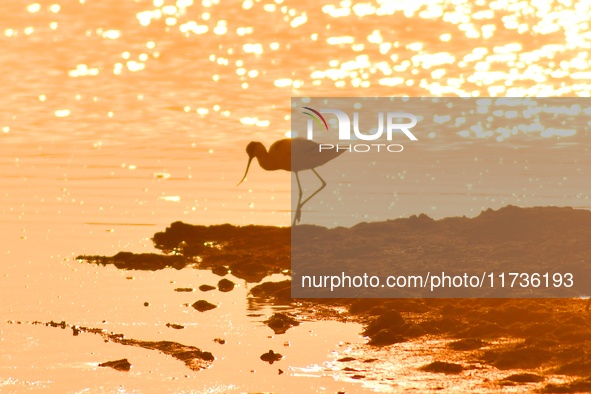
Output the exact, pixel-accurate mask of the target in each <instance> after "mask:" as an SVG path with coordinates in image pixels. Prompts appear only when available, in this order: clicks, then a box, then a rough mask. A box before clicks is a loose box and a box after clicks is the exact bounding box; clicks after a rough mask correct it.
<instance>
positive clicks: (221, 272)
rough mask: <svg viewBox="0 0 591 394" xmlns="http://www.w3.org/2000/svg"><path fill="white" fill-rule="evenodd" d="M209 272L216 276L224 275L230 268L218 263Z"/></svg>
mask: <svg viewBox="0 0 591 394" xmlns="http://www.w3.org/2000/svg"><path fill="white" fill-rule="evenodd" d="M211 272H212V273H214V274H215V275H217V276H226V275H228V273H229V272H230V269H229V268H228V267H224V266H223V265H218V266H216V267H213V268H212V269H211Z"/></svg>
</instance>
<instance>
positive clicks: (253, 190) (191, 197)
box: [0, 0, 591, 392]
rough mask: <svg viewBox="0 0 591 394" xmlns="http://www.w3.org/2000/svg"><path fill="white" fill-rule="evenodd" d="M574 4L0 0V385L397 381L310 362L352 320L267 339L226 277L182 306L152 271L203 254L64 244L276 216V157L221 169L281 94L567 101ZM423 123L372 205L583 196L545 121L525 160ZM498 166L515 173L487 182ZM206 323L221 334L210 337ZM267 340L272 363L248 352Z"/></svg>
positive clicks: (577, 77) (399, 211) (185, 278)
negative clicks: (140, 255)
mask: <svg viewBox="0 0 591 394" xmlns="http://www.w3.org/2000/svg"><path fill="white" fill-rule="evenodd" d="M588 13H589V8H588V5H586V3H584V2H579V3H577V4H576V5H571V4H570V3H569V2H550V1H548V2H538V3H537V5H530V4H529V2H525V1H496V2H492V3H490V4H489V3H486V2H476V3H473V2H468V1H466V2H451V1H449V2H448V1H437V2H431V1H430V2H413V3H412V4H409V3H408V2H404V1H379V2H367V3H355V4H353V3H352V2H349V1H342V2H339V3H337V2H332V3H331V2H325V3H322V4H320V5H319V4H318V3H317V2H312V1H299V2H283V1H280V0H276V1H275V2H270V1H269V2H262V1H250V0H244V1H242V2H237V3H235V4H228V3H224V4H220V2H219V1H216V0H211V1H210V0H203V1H202V2H193V1H191V0H178V1H176V2H170V1H161V0H154V1H153V2H149V1H143V0H141V1H131V0H130V1H96V0H87V1H74V0H60V1H59V3H52V2H40V3H32V2H22V1H16V2H3V3H1V4H0V29H2V30H0V45H2V49H3V51H2V53H1V54H0V59H2V62H1V64H2V72H3V95H2V96H1V97H0V105H1V107H2V111H1V112H0V186H1V189H0V217H1V220H0V223H1V226H2V232H1V239H2V241H1V244H0V245H1V246H2V247H1V248H0V259H1V261H2V268H1V269H0V292H1V299H2V302H1V303H0V316H2V322H0V332H1V335H0V341H1V344H2V345H1V346H0V347H1V349H2V350H1V352H0V388H1V389H2V390H7V391H26V390H37V389H47V390H51V391H68V392H82V391H84V390H86V389H89V390H90V391H99V392H100V391H112V390H114V389H121V390H123V391H128V392H134V391H138V392H145V391H152V390H153V391H182V390H186V391H189V390H198V391H200V390H202V389H208V390H211V391H212V392H226V391H232V390H233V391H255V390H256V391H282V392H294V391H297V388H299V387H306V388H308V387H309V388H310V390H311V391H328V392H331V391H336V390H339V389H343V390H346V391H351V392H353V391H355V392H357V391H362V390H373V389H377V390H400V389H401V388H402V386H400V385H403V384H404V379H403V378H402V377H400V379H401V380H400V381H399V382H398V385H399V386H391V385H388V384H385V385H382V383H380V384H378V387H374V386H372V384H371V382H370V383H367V382H363V381H357V380H352V379H349V378H347V375H346V374H345V375H340V374H338V373H333V372H332V370H331V366H330V365H331V364H330V363H331V362H332V360H333V357H334V356H333V355H332V352H340V351H343V349H344V348H346V346H345V347H343V345H339V343H340V342H351V343H353V346H358V345H360V344H361V343H363V342H364V341H363V339H362V338H360V337H359V335H358V333H359V332H360V331H361V328H360V326H358V325H353V324H344V323H338V322H309V323H308V322H306V323H305V324H302V325H301V326H299V327H295V328H293V329H291V330H289V331H288V332H287V334H285V335H273V336H272V338H268V336H269V335H270V333H271V331H270V329H269V328H267V327H265V326H264V325H262V323H261V322H262V320H264V317H262V316H256V317H252V316H247V315H248V314H250V313H251V310H249V304H248V302H247V298H246V291H247V286H246V284H245V283H242V282H240V281H237V282H238V283H239V285H240V286H239V287H238V288H237V289H236V290H234V291H233V292H230V293H227V294H222V293H218V292H213V293H211V294H210V293H207V294H204V295H203V297H211V298H212V300H213V301H215V302H219V303H221V305H222V306H221V307H220V308H218V309H217V310H214V311H212V312H208V313H205V314H203V315H200V314H199V313H198V312H196V311H194V310H193V309H192V308H190V307H186V306H184V304H185V303H192V302H194V301H195V300H196V299H197V298H198V297H201V296H202V295H201V294H200V292H193V293H177V292H174V288H175V287H195V288H196V287H197V286H198V285H200V284H202V283H211V284H215V282H216V281H217V280H215V279H217V277H214V276H212V274H210V273H208V272H204V271H195V270H192V269H184V270H181V271H174V270H163V271H157V272H135V271H133V272H124V271H120V270H117V269H115V268H113V267H102V266H93V265H86V264H80V263H78V262H77V261H76V260H75V259H74V257H75V256H77V255H79V254H102V255H112V254H115V253H117V252H118V251H121V250H127V251H134V252H149V251H153V248H152V246H151V241H150V240H149V238H150V237H151V236H152V235H153V234H154V233H155V232H156V231H161V230H163V229H164V227H166V226H167V225H169V224H170V223H171V222H173V221H177V220H182V221H186V222H189V223H198V224H213V223H224V222H230V223H233V224H247V223H256V224H272V225H289V223H290V208H289V207H290V192H291V184H290V175H289V174H287V173H283V172H276V173H269V172H263V171H262V170H260V169H259V168H253V169H252V170H251V171H252V172H251V173H250V174H249V177H248V180H247V181H246V182H245V183H243V184H242V185H240V186H239V187H236V183H237V182H238V181H239V180H240V177H241V176H242V174H243V171H244V166H245V165H246V155H245V153H244V146H245V145H246V143H247V142H248V141H251V140H260V141H263V142H264V143H265V144H269V143H270V142H272V141H275V140H277V139H280V138H284V137H285V136H286V133H289V132H290V123H289V111H290V104H289V97H290V96H321V95H326V96H389V95H410V96H428V95H462V96H467V95H473V96H487V95H492V96H497V95H498V96H504V95H530V96H534V95H539V96H558V95H580V96H583V97H587V96H589V91H590V89H589V84H588V80H589V72H588V71H587V70H588V69H589V59H588V58H587V49H588V47H589V45H590V41H591V35H590V33H589V25H588V22H587V15H588ZM436 138H441V140H440V141H441V144H440V146H441V150H439V151H425V152H422V154H421V155H420V156H413V157H410V156H408V157H405V163H404V164H403V165H401V167H400V170H399V172H398V174H397V178H396V182H397V183H396V186H397V195H396V197H395V198H394V200H393V203H394V207H395V209H393V210H392V217H403V216H408V215H411V214H418V213H421V212H426V213H428V214H429V215H431V216H434V217H444V216H448V215H468V216H473V215H476V214H477V213H478V212H480V210H481V209H483V208H489V207H492V208H497V207H500V206H503V205H506V204H508V203H516V204H518V205H553V204H557V205H573V206H577V207H584V208H588V207H589V201H588V193H586V191H587V190H586V188H585V182H584V181H582V179H583V177H584V174H585V173H587V171H586V170H587V169H588V165H589V159H588V158H585V157H589V155H588V147H586V145H585V144H584V142H585V141H584V138H585V135H581V134H579V135H575V136H573V137H564V138H560V137H552V138H550V139H546V140H545V142H544V143H545V144H546V145H545V147H543V149H541V150H536V151H535V152H536V153H535V155H538V156H540V155H542V156H544V155H546V156H544V157H548V158H547V159H544V160H542V161H540V164H539V165H532V164H531V162H532V157H531V154H532V153H531V152H533V151H531V150H528V148H531V146H530V145H528V144H530V143H531V141H530V139H529V137H527V136H514V137H511V138H510V139H508V140H506V141H504V142H499V143H497V142H496V140H495V139H494V136H493V137H491V138H484V139H478V138H477V137H474V138H469V139H468V140H469V141H472V142H483V143H485V145H486V146H487V150H486V154H481V153H482V152H485V151H484V150H483V151H482V152H480V153H478V152H475V153H474V157H475V158H477V157H482V159H481V160H475V161H473V162H472V163H471V164H470V167H469V169H466V166H465V163H464V162H458V163H457V164H453V163H451V164H452V167H454V166H455V167H454V168H456V169H458V171H450V170H449V168H448V169H443V168H441V167H440V166H439V165H438V160H439V162H441V161H444V160H446V159H447V158H449V156H448V152H449V151H450V150H456V149H463V148H462V146H464V145H462V144H460V145H458V144H457V143H456V142H457V141H455V140H450V139H449V138H446V136H437V137H436ZM454 138H455V137H454ZM569 144H571V145H569ZM548 145H549V146H548ZM515 146H521V147H525V148H526V149H525V152H529V153H528V154H524V153H522V152H518V153H514V151H513V150H512V149H513V148H514V147H515ZM565 146H571V147H573V150H572V151H570V152H569V153H562V152H564V150H561V149H562V148H563V147H565ZM548 149H549V150H548ZM548 152H556V153H551V154H548ZM507 163H512V165H511V166H510V168H507ZM501 167H502V168H501ZM460 169H462V170H460ZM507 172H510V173H513V174H518V176H517V177H516V178H514V179H513V181H512V182H509V183H505V185H506V189H498V187H497V186H496V185H498V182H495V181H494V180H495V179H496V180H498V179H503V177H504V176H505V174H506V173H507ZM565 174H567V175H565ZM466 178H469V179H471V180H470V181H469V182H467V181H466ZM467 183H469V184H471V185H474V186H473V187H471V188H467ZM515 185H518V186H519V193H515V190H514V189H515ZM459 197H462V198H463V199H462V201H463V202H462V203H459V202H458V201H459V200H458V198H459ZM434 200H436V201H437V203H436V204H435V203H433V201H434ZM321 201H322V200H318V203H317V204H318V205H316V206H314V205H312V204H310V207H309V209H310V211H314V210H316V211H321V208H322V204H321V203H320V202H321ZM319 207H320V208H319ZM306 220H309V219H306V216H304V221H306ZM360 220H367V218H366V217H363V216H359V217H353V218H352V221H353V222H357V221H360ZM353 222H352V223H353ZM352 223H350V224H352ZM128 277H133V279H128ZM171 282H174V283H171ZM144 302H149V303H150V306H149V307H144V306H143V303H144ZM272 309H273V308H272V307H271V306H264V305H263V306H260V309H257V311H256V313H257V314H262V315H264V316H268V315H270V314H271V312H272ZM7 320H12V321H22V322H31V321H34V320H39V321H49V320H56V321H61V320H65V321H67V322H68V323H71V324H83V325H88V326H91V327H101V328H105V329H108V330H112V331H114V332H121V333H125V335H126V336H129V337H133V338H138V339H145V340H148V339H154V340H156V339H158V340H163V339H167V340H175V341H178V342H181V343H184V344H193V345H195V346H198V347H201V348H203V349H204V350H209V351H212V352H213V353H214V355H215V356H216V357H217V358H218V359H217V360H216V361H215V362H214V365H213V367H212V368H211V369H210V370H207V371H200V372H192V371H190V370H188V369H186V368H185V367H184V365H183V364H182V363H180V362H179V361H177V360H174V359H172V358H170V357H167V356H164V355H162V354H159V353H158V352H155V351H149V350H144V349H139V348H130V347H122V346H121V345H118V344H112V343H107V344H105V343H103V341H102V339H101V338H100V337H98V336H94V335H91V334H84V335H80V336H79V337H75V338H74V337H72V335H71V332H70V331H69V330H66V331H61V330H60V329H54V328H47V327H44V326H31V325H27V324H22V325H16V324H7V323H5V321H7ZM103 321H106V322H105V323H103ZM169 322H170V323H179V324H184V325H186V328H185V329H184V330H178V331H177V330H173V329H171V328H168V327H166V326H165V324H166V323H169ZM220 335H222V336H225V337H226V339H227V341H228V342H227V344H226V345H223V346H222V345H218V344H216V343H214V342H213V338H215V337H218V336H220ZM285 341H290V343H291V346H289V347H284V346H283V343H284V342H285ZM269 348H273V349H275V350H276V351H278V352H281V353H283V354H284V355H285V356H286V358H285V360H282V361H281V362H279V363H278V364H274V365H272V366H270V365H267V364H265V363H263V362H262V361H260V360H259V359H258V357H259V356H260V354H262V353H263V352H266V351H267V350H268V349H269ZM123 357H127V358H129V359H130V361H131V362H132V364H134V367H133V369H132V371H131V372H130V373H129V374H122V373H119V372H116V371H112V370H109V369H104V370H103V369H102V368H96V363H99V362H104V361H108V360H111V359H117V358H123ZM392 357H396V355H394V356H392ZM400 362H402V363H404V361H403V360H401V361H400ZM276 365H277V367H276ZM286 365H288V367H285V366H286ZM405 365H406V364H405ZM409 365H410V364H409ZM278 368H283V370H284V371H285V373H284V374H283V375H278V374H277V369H278ZM251 370H255V371H256V372H250V371H251ZM413 371H414V370H413ZM74 374H75V376H76V378H73V376H74ZM385 374H386V373H384V375H385ZM186 376H187V377H186ZM410 378H411V380H414V379H415V378H416V376H415V375H414V374H411V375H410ZM378 380H379V379H378ZM418 387H421V388H425V387H423V386H420V385H419V386H418ZM428 388H432V387H431V386H428Z"/></svg>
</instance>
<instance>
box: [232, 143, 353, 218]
mask: <svg viewBox="0 0 591 394" xmlns="http://www.w3.org/2000/svg"><path fill="white" fill-rule="evenodd" d="M343 152H345V151H344V150H341V151H340V152H337V151H336V149H331V150H325V151H321V150H320V146H319V145H318V144H317V143H316V142H314V141H310V140H307V139H303V138H293V139H291V138H287V139H283V140H279V141H276V142H274V143H273V144H272V145H271V146H270V147H269V150H268V151H267V149H266V148H265V146H264V145H263V144H262V143H260V142H256V141H252V142H250V143H249V144H248V145H247V147H246V153H247V154H248V158H249V159H248V165H247V166H246V172H245V173H244V177H243V178H242V180H241V181H240V183H242V181H244V179H245V178H246V175H247V174H248V169H249V167H250V163H251V162H252V159H254V158H255V157H256V159H257V161H258V162H259V165H260V166H261V168H262V169H264V170H266V171H276V170H284V171H292V172H294V173H295V175H296V180H297V182H298V189H299V190H298V191H299V199H298V206H297V209H296V215H295V217H294V220H293V224H294V225H295V223H296V221H299V220H300V215H301V208H302V207H303V206H304V204H305V203H307V202H308V201H310V199H311V198H312V197H314V196H315V195H316V194H317V193H318V192H320V190H322V189H323V188H324V187H325V186H326V182H325V181H324V179H322V177H321V176H320V175H318V173H317V172H316V170H315V168H316V167H320V166H321V165H323V164H326V163H328V162H329V161H331V160H332V159H334V158H336V157H337V156H339V155H341V154H342V153H343ZM305 170H311V171H313V172H314V174H316V176H317V177H318V179H320V181H321V182H322V186H320V188H319V189H318V190H316V191H315V192H314V193H312V194H311V195H310V196H309V197H308V198H307V199H306V200H304V201H303V202H302V201H301V200H302V187H301V185H300V179H299V176H298V172H300V171H305ZM240 183H239V184H240Z"/></svg>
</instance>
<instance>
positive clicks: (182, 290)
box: [174, 287, 193, 293]
mask: <svg viewBox="0 0 591 394" xmlns="http://www.w3.org/2000/svg"><path fill="white" fill-rule="evenodd" d="M174 291H178V292H187V293H188V292H191V291H193V288H192V287H177V288H176V289H174Z"/></svg>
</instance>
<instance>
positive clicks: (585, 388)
mask: <svg viewBox="0 0 591 394" xmlns="http://www.w3.org/2000/svg"><path fill="white" fill-rule="evenodd" d="M542 393H591V377H587V378H584V379H579V380H575V381H574V382H570V383H566V384H548V385H546V386H545V387H544V388H543V389H542Z"/></svg>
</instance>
